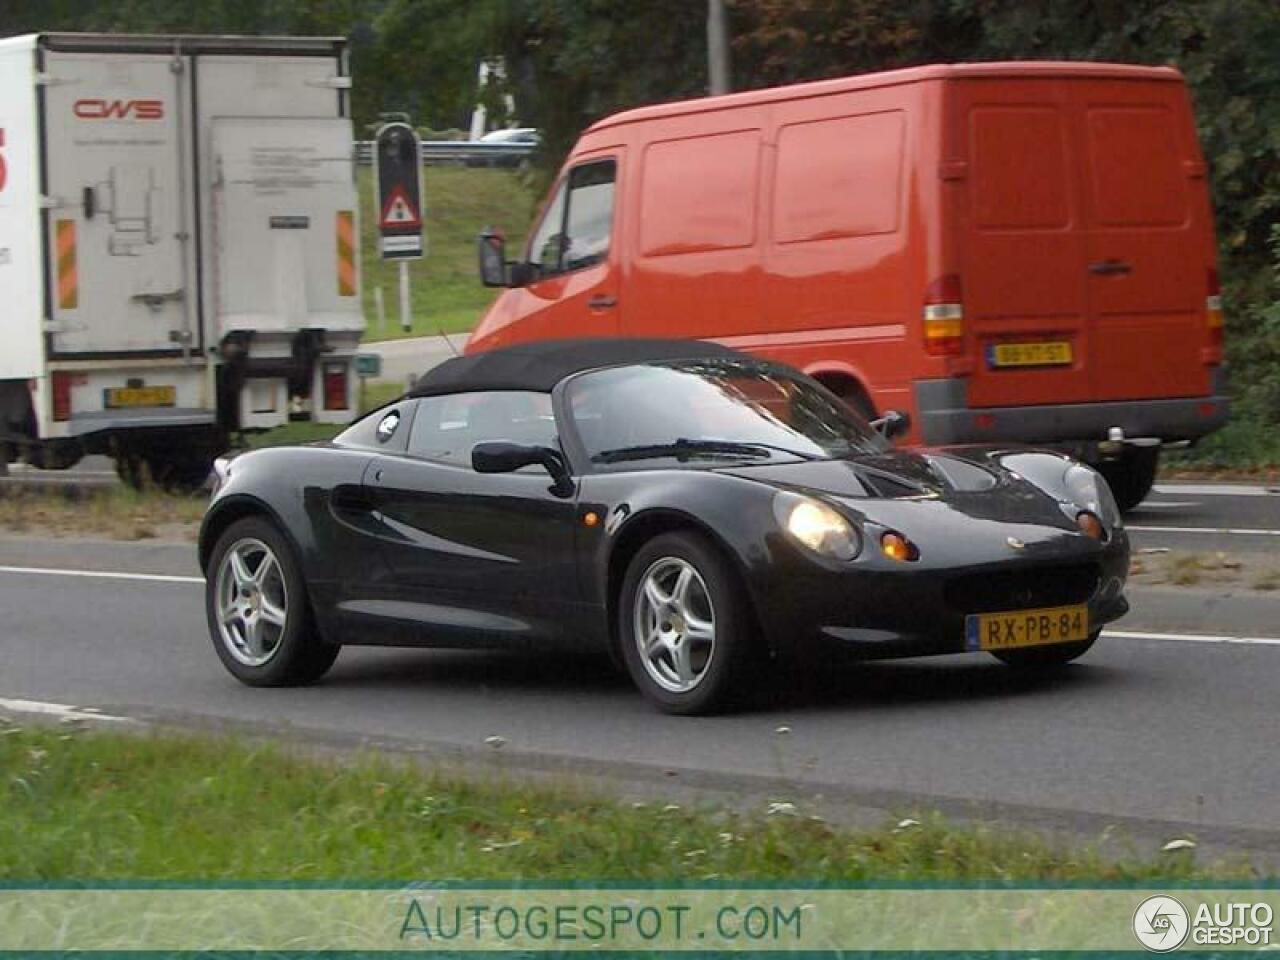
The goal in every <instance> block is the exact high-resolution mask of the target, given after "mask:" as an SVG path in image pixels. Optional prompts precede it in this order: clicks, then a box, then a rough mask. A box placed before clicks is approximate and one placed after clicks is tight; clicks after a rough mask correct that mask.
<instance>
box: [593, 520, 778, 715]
mask: <svg viewBox="0 0 1280 960" xmlns="http://www.w3.org/2000/svg"><path fill="white" fill-rule="evenodd" d="M618 618H619V623H618V635H619V636H620V637H621V639H622V657H623V660H624V661H625V663H626V666H627V671H628V672H629V673H630V674H631V679H632V681H633V682H634V683H635V685H636V686H637V687H639V688H640V692H641V693H643V694H644V695H645V697H646V698H648V699H649V701H650V702H652V703H653V704H654V705H655V706H657V707H658V709H660V710H662V711H664V712H666V713H676V714H697V713H710V712H712V711H715V710H717V709H721V708H723V707H725V706H728V705H729V703H730V701H731V700H732V699H733V698H734V697H735V695H738V694H741V693H743V692H744V691H743V684H744V683H745V681H746V679H747V672H748V669H747V668H748V667H749V661H750V658H751V655H752V653H753V650H754V646H755V644H754V640H755V624H754V623H753V621H752V617H751V612H750V610H749V609H748V608H747V606H746V604H745V602H744V599H743V596H742V590H741V588H740V587H739V586H738V582H737V578H736V576H735V574H734V571H733V570H732V568H731V567H730V566H729V563H728V561H727V560H726V559H725V558H724V556H723V555H722V554H721V553H720V551H719V550H717V549H716V548H715V546H714V545H712V544H711V543H710V542H709V541H708V540H707V539H706V538H705V537H703V536H701V535H700V534H696V533H692V532H683V531H682V532H678V533H667V534H663V535H661V536H658V537H655V538H654V539H653V540H651V541H649V542H648V543H646V544H645V545H644V546H643V547H641V548H640V550H639V551H637V553H636V555H635V556H634V557H633V558H632V559H631V564H630V566H628V567H627V574H626V577H625V578H624V579H623V582H622V593H621V597H620V602H619V603H618Z"/></svg>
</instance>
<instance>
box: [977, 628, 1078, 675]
mask: <svg viewBox="0 0 1280 960" xmlns="http://www.w3.org/2000/svg"><path fill="white" fill-rule="evenodd" d="M1099 633H1101V631H1100V630H1099V631H1094V632H1093V633H1091V634H1089V636H1088V637H1086V638H1085V639H1084V640H1077V641H1076V642H1075V643H1051V644H1046V645H1045V646H1042V647H1021V648H1019V649H1016V650H992V651H991V654H992V656H994V657H995V658H996V659H997V660H999V661H1001V662H1002V663H1006V664H1008V665H1009V666H1011V667H1017V668H1018V669H1020V670H1044V669H1046V668H1052V667H1061V666H1063V665H1064V664H1068V663H1070V662H1071V661H1072V660H1075V659H1077V658H1078V657H1081V656H1083V655H1084V654H1085V653H1087V652H1088V651H1089V648H1090V647H1092V646H1093V645H1094V643H1095V642H1096V641H1097V639H1098V634H1099Z"/></svg>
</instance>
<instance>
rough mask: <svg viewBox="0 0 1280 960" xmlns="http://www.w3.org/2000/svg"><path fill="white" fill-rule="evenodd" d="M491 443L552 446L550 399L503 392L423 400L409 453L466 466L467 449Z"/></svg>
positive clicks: (553, 429)
mask: <svg viewBox="0 0 1280 960" xmlns="http://www.w3.org/2000/svg"><path fill="white" fill-rule="evenodd" d="M495 441H507V442H509V443H520V444H527V445H530V446H543V447H555V446H556V443H557V441H556V422H555V416H554V415H553V413H552V410H551V395H550V394H547V393H534V392H532V391H523V390H506V391H490V392H485V393H456V394H450V395H448V396H442V397H423V398H422V399H421V400H419V401H418V409H417V412H416V413H415V414H414V417H413V427H412V429H411V431H410V434H409V453H410V454H411V455H413V456H416V457H422V458H424V459H427V460H439V461H443V462H444V463H452V464H456V465H458V466H465V467H470V466H471V450H472V448H473V447H474V446H475V445H476V444H477V443H490V442H495ZM525 469H526V470H536V469H539V468H528V467H526V468H525Z"/></svg>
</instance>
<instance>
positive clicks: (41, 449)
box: [24, 440, 84, 470]
mask: <svg viewBox="0 0 1280 960" xmlns="http://www.w3.org/2000/svg"><path fill="white" fill-rule="evenodd" d="M24 456H25V459H26V461H27V463H29V464H31V466H33V467H35V468H36V469H37V470H70V469H71V468H72V467H74V466H75V465H76V464H77V463H79V462H80V460H81V458H82V457H84V447H82V446H80V444H79V443H77V442H76V441H74V440H48V441H45V442H43V443H33V444H32V445H31V446H29V447H27V450H26V454H25V455H24Z"/></svg>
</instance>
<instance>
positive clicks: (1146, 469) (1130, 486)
mask: <svg viewBox="0 0 1280 960" xmlns="http://www.w3.org/2000/svg"><path fill="white" fill-rule="evenodd" d="M1159 463H1160V448H1159V447H1135V448H1133V449H1131V450H1129V451H1126V453H1125V455H1124V457H1122V458H1121V459H1119V460H1104V461H1102V462H1101V463H1099V464H1097V466H1096V469H1097V471H1098V472H1099V473H1100V474H1102V476H1103V478H1104V479H1105V480H1106V481H1107V486H1109V487H1110V488H1111V495H1112V496H1113V497H1115V498H1116V506H1118V507H1119V508H1120V512H1121V513H1128V512H1129V511H1130V510H1132V509H1133V508H1134V507H1136V506H1137V505H1138V504H1140V503H1141V502H1142V501H1143V500H1145V499H1146V498H1147V494H1149V493H1150V492H1151V488H1152V487H1153V486H1154V485H1155V482H1156V467H1157V466H1158V465H1159Z"/></svg>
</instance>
